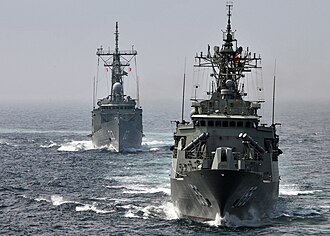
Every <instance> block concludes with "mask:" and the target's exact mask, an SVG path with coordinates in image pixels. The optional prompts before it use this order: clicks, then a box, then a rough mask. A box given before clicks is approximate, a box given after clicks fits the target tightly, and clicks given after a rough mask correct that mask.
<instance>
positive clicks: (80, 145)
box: [57, 140, 94, 152]
mask: <svg viewBox="0 0 330 236" xmlns="http://www.w3.org/2000/svg"><path fill="white" fill-rule="evenodd" d="M92 149H94V145H93V143H92V141H91V140H90V141H71V142H67V143H64V144H62V145H61V147H59V148H58V149H57V150H58V151H65V152H77V151H85V150H92Z"/></svg>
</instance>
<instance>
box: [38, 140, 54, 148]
mask: <svg viewBox="0 0 330 236" xmlns="http://www.w3.org/2000/svg"><path fill="white" fill-rule="evenodd" d="M55 146H57V143H55V142H53V141H52V140H50V144H48V145H40V147H41V148H52V147H55Z"/></svg>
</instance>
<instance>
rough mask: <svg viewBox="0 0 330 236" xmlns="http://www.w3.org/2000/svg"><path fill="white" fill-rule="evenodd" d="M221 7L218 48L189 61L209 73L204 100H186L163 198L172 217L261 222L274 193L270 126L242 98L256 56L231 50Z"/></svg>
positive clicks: (274, 144) (233, 44)
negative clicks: (171, 208)
mask: <svg viewBox="0 0 330 236" xmlns="http://www.w3.org/2000/svg"><path fill="white" fill-rule="evenodd" d="M227 7H228V24H227V29H226V31H225V32H223V33H224V34H223V44H222V46H221V47H219V46H215V47H214V50H213V52H211V49H210V46H209V47H208V51H207V53H206V54H203V53H200V54H197V56H196V61H197V63H196V65H195V66H196V67H206V68H210V69H211V71H212V74H211V75H210V76H211V78H212V80H213V81H212V85H213V86H210V87H212V90H211V91H210V92H209V93H208V95H209V98H208V99H204V100H198V99H196V98H194V99H192V109H193V110H192V112H191V114H190V115H191V121H190V122H186V121H184V120H183V119H182V121H178V122H176V131H175V133H174V145H173V146H172V151H173V155H172V170H171V197H172V201H173V204H174V207H175V209H176V211H177V213H178V214H179V216H181V217H184V218H191V219H195V220H198V221H208V220H215V219H216V218H217V217H220V219H225V218H226V217H228V218H230V217H233V218H234V219H239V220H252V219H255V218H256V217H257V218H258V219H262V218H264V217H269V215H270V214H271V213H272V212H273V210H274V209H275V207H276V203H277V199H278V194H279V171H278V156H279V155H280V154H281V150H280V149H279V147H278V144H279V137H278V135H277V134H276V129H275V127H276V124H274V121H272V124H271V125H269V126H267V125H264V124H261V122H260V118H261V117H260V116H259V115H258V110H259V109H260V108H261V101H248V100H247V99H246V96H247V93H246V91H244V77H245V75H246V74H247V73H249V72H251V70H255V69H259V68H260V66H259V61H260V57H259V56H256V54H255V53H254V54H252V53H251V52H250V51H249V50H248V49H246V50H243V48H242V47H238V46H237V40H236V39H235V37H234V32H233V31H232V29H231V15H232V14H231V9H232V5H230V4H229V5H227Z"/></svg>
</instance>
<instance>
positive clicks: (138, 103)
mask: <svg viewBox="0 0 330 236" xmlns="http://www.w3.org/2000/svg"><path fill="white" fill-rule="evenodd" d="M132 51H134V45H132ZM134 66H135V76H136V105H137V107H138V108H139V107H140V87H139V76H138V71H137V65H136V57H134Z"/></svg>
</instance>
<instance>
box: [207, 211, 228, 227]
mask: <svg viewBox="0 0 330 236" xmlns="http://www.w3.org/2000/svg"><path fill="white" fill-rule="evenodd" d="M224 222H225V218H222V217H221V216H220V214H219V213H217V214H216V215H215V219H214V220H210V221H205V222H204V223H206V224H208V225H210V226H215V227H218V226H223V225H224Z"/></svg>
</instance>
